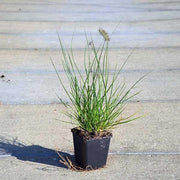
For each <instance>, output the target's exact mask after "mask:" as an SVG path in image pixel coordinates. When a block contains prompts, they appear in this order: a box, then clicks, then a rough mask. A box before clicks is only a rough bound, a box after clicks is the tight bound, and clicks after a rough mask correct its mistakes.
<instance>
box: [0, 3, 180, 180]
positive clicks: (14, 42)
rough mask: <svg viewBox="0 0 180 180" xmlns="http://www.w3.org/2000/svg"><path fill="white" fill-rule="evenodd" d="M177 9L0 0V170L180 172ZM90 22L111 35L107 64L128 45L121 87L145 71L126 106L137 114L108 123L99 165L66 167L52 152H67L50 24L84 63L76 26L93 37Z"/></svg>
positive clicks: (39, 175)
mask: <svg viewBox="0 0 180 180" xmlns="http://www.w3.org/2000/svg"><path fill="white" fill-rule="evenodd" d="M179 18H180V1H179V0H176V1H168V0H118V1H117V0H116V1H115V0H113V1H107V0H103V1H102V0H100V1H94V0H92V1H79V0H78V1H77V0H71V1H65V0H64V1H63V0H51V1H47V0H44V1H35V0H31V1H29V0H8V1H5V0H0V77H1V78H0V179H2V180H21V179H28V180H29V179H33V180H36V179H37V180H41V179H47V180H49V179H52V180H56V179H68V180H69V179H89V180H91V179H97V180H101V179H113V180H116V179H117V180H119V179H134V180H137V179H142V180H144V179H152V180H154V179H163V180H164V179H167V180H169V179H176V180H177V179H180V173H179V172H180V168H179V167H180V145H179V144H180V136H179V128H180V121H179V116H180V91H179V89H180V81H179V79H180V73H179V72H180V63H179V56H180V51H179V49H180V33H179V32H180V23H179ZM117 24H118V27H117V28H116V31H114V32H113V30H114V28H115V27H116V26H117ZM99 27H101V28H104V29H105V30H106V31H107V32H108V33H109V34H110V38H111V41H110V46H109V57H110V69H111V70H112V71H113V69H114V67H115V65H116V64H117V65H118V66H121V65H122V63H123V62H124V60H125V59H126V58H127V56H128V55H129V54H130V53H131V51H132V49H134V48H135V50H134V52H133V54H132V56H131V57H130V59H129V61H128V63H127V64H126V66H125V67H124V69H123V71H122V73H121V76H119V79H118V80H119V81H120V80H124V78H125V79H126V82H127V86H130V85H131V84H132V83H133V82H134V81H135V80H137V79H138V78H139V77H140V76H142V75H143V74H145V73H147V72H151V74H150V75H149V76H147V77H146V78H145V79H144V80H143V81H142V82H141V83H140V84H139V85H138V87H137V89H136V90H142V89H143V92H142V93H141V94H140V95H139V96H138V97H137V98H134V99H133V101H132V102H131V103H129V104H128V108H127V111H126V114H127V115H128V114H130V113H132V112H135V111H137V110H139V109H141V112H140V114H146V116H145V117H144V118H142V119H139V120H136V121H134V122H132V123H129V124H124V125H122V126H120V127H118V128H117V129H114V130H113V138H112V141H111V145H110V155H109V158H108V164H107V167H106V168H103V169H100V170H96V171H91V172H74V171H71V170H69V169H67V168H65V167H64V166H63V165H62V164H61V163H59V162H58V156H57V154H56V153H55V150H58V151H60V153H61V154H62V155H64V156H66V155H67V156H69V157H72V158H73V156H72V154H73V144H72V135H71V132H70V128H71V127H72V126H71V124H66V123H63V122H62V121H61V120H65V121H66V120H67V118H66V117H65V115H64V114H63V111H64V110H65V108H64V107H63V106H62V105H61V104H57V103H58V100H57V97H56V95H55V94H56V93H57V94H58V95H59V96H61V97H62V98H63V99H64V100H65V101H68V99H67V96H66V95H65V93H64V92H63V91H62V87H61V86H60V84H59V82H58V80H57V77H56V75H55V72H54V69H53V67H52V64H51V62H50V58H49V56H51V57H52V58H53V61H54V63H55V64H56V65H57V69H58V71H59V72H60V75H61V76H62V77H63V80H64V83H65V85H67V86H68V82H67V81H66V79H65V75H64V72H63V68H62V59H61V57H62V56H61V53H60V51H59V44H58V38H57V31H58V32H59V34H60V36H61V38H62V41H63V43H64V45H65V47H67V48H69V47H70V42H71V38H72V35H73V34H74V40H73V49H74V53H75V57H76V60H77V63H78V65H79V66H80V69H81V70H82V71H83V66H82V64H83V63H82V62H83V48H84V46H85V36H84V31H85V30H86V32H87V34H88V35H90V34H91V35H92V38H93V41H94V43H95V44H96V45H97V46H98V45H99V44H100V43H101V42H102V41H103V39H102V37H101V36H100V35H99V33H98V29H99ZM112 32H113V33H112ZM2 75H4V76H2Z"/></svg>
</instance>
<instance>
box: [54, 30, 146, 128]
mask: <svg viewBox="0 0 180 180" xmlns="http://www.w3.org/2000/svg"><path fill="white" fill-rule="evenodd" d="M99 32H100V34H101V35H102V36H103V37H104V42H103V44H102V45H101V46H100V47H99V48H96V47H95V45H94V43H93V41H91V42H90V43H89V41H88V39H87V36H86V41H87V45H86V47H85V49H84V71H85V74H84V72H82V71H80V69H79V68H78V66H77V64H76V61H75V59H74V55H73V50H72V45H71V50H69V51H68V50H65V49H64V47H63V45H62V41H61V39H60V37H59V34H58V37H59V42H60V46H61V50H62V54H63V59H64V61H63V68H64V71H65V73H66V76H67V78H68V80H69V83H70V90H68V89H67V88H66V87H65V86H64V84H63V81H62V79H61V77H60V75H59V73H58V71H57V70H56V67H55V65H54V64H53V66H54V68H55V70H56V73H57V75H58V78H59V81H60V83H61V84H62V87H63V89H64V90H65V92H66V94H67V96H68V97H69V99H70V101H71V103H70V104H66V103H64V102H63V101H62V99H61V98H60V97H59V100H60V102H61V103H63V104H64V105H65V106H66V107H69V108H71V113H66V115H67V116H68V117H70V118H71V119H72V120H73V123H74V124H76V125H77V126H78V127H79V128H81V129H83V130H85V131H88V132H100V131H104V130H107V131H108V130H110V129H112V128H113V127H115V126H117V125H119V124H123V123H127V122H130V121H133V120H135V119H137V118H139V117H140V116H138V117H135V114H136V113H134V114H132V115H130V116H128V117H122V113H123V112H124V110H125V108H126V104H127V102H128V101H129V100H130V99H131V98H133V97H134V96H136V95H137V94H139V93H140V92H136V93H133V94H132V92H131V91H132V89H133V88H134V87H135V86H136V85H137V83H138V82H139V81H140V80H141V79H143V78H144V77H145V75H144V76H143V77H141V78H140V79H138V80H137V81H136V82H135V83H134V84H133V85H132V86H131V87H130V88H129V89H126V87H125V83H120V82H118V81H119V80H118V79H117V78H118V76H119V74H120V72H121V70H122V68H123V67H124V65H125V63H126V61H127V60H128V58H129V57H130V56H131V54H132V53H133V51H132V52H131V54H130V55H129V56H128V58H127V59H126V61H125V62H124V63H123V65H122V66H121V68H120V69H117V67H116V68H115V71H114V72H113V74H112V75H110V72H109V63H108V44H109V40H110V39H109V36H108V34H107V33H106V32H105V31H104V30H102V29H100V30H99ZM52 63H53V62H52Z"/></svg>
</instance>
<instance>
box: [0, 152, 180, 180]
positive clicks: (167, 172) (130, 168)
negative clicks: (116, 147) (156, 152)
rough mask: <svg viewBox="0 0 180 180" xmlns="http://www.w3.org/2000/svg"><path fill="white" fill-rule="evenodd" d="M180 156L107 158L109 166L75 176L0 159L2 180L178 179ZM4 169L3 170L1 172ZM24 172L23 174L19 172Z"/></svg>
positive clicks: (59, 170)
mask: <svg viewBox="0 0 180 180" xmlns="http://www.w3.org/2000/svg"><path fill="white" fill-rule="evenodd" d="M179 161H180V159H179V156H176V155H172V156H109V160H108V166H107V167H106V168H103V169H99V170H95V171H91V172H75V171H71V170H68V169H65V168H62V167H56V166H50V165H48V164H46V165H44V164H41V163H36V162H31V161H21V160H18V159H16V158H15V157H11V158H1V162H0V176H1V178H3V180H16V179H28V180H31V179H32V180H41V179H44V180H46V179H47V180H49V179H53V180H56V179H57V180H59V178H61V179H68V180H71V179H73V180H78V179H80V180H81V179H88V180H91V179H95V180H105V179H114V180H119V179H125V180H126V179H133V180H136V179H139V180H144V179H151V180H154V179H163V180H169V179H179V176H180V173H179V172H180V171H179ZM4 167H6V168H4ZM22 169H23V171H22Z"/></svg>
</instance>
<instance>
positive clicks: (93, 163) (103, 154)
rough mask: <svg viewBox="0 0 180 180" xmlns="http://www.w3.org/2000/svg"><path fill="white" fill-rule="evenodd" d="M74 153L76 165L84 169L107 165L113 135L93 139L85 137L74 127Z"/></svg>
mask: <svg viewBox="0 0 180 180" xmlns="http://www.w3.org/2000/svg"><path fill="white" fill-rule="evenodd" d="M71 131H72V133H73V141H74V153H75V161H76V165H77V166H79V167H81V168H83V169H88V170H92V169H98V168H101V167H104V166H105V165H106V161H107V156H108V151H109V144H110V139H111V137H112V134H111V135H107V136H105V137H98V138H93V139H84V138H82V136H80V135H78V134H77V133H76V132H75V131H74V130H73V129H72V130H71Z"/></svg>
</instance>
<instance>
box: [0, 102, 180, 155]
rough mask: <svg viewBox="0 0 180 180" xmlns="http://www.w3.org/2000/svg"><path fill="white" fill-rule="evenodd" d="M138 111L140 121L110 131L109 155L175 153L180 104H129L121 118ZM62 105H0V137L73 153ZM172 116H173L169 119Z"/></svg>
mask: <svg viewBox="0 0 180 180" xmlns="http://www.w3.org/2000/svg"><path fill="white" fill-rule="evenodd" d="M139 109H142V111H141V113H139V114H147V116H146V117H145V118H143V119H139V120H136V121H134V122H131V123H129V124H124V125H121V126H119V127H118V128H117V129H114V130H113V138H112V142H111V147H110V151H111V152H116V153H117V152H179V151H180V146H179V142H180V137H179V136H177V134H178V132H179V128H180V122H179V116H180V103H176V102H175V103H149V102H148V103H129V104H128V109H127V111H126V114H125V115H128V114H129V113H133V112H136V111H137V110H139ZM65 110H66V109H65V108H64V107H63V106H62V105H58V104H57V105H55V104H54V105H0V113H1V118H0V124H1V126H0V132H1V137H2V138H5V139H6V138H8V139H9V138H10V140H11V141H12V138H18V140H19V141H20V142H23V143H25V144H26V145H32V144H34V145H40V146H42V147H45V148H51V149H56V147H57V148H58V149H60V150H61V151H64V152H73V144H72V134H71V132H70V129H71V128H72V127H73V126H72V125H71V124H67V123H64V122H62V121H61V120H63V121H66V120H67V121H68V119H67V117H66V116H65V115H64V114H63V112H64V111H65ZM172 114H173V116H172Z"/></svg>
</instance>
